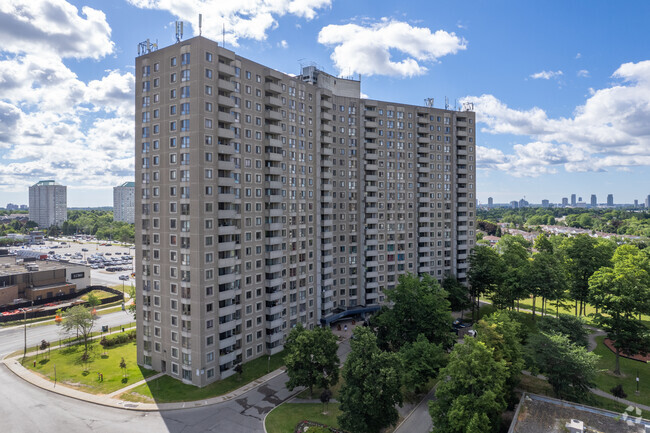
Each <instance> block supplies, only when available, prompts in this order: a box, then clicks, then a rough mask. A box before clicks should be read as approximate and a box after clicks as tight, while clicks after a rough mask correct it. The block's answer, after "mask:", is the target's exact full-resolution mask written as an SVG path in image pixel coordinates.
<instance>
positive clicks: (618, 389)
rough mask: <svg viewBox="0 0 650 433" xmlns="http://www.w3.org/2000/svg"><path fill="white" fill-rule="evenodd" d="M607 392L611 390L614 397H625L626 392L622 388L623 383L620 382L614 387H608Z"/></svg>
mask: <svg viewBox="0 0 650 433" xmlns="http://www.w3.org/2000/svg"><path fill="white" fill-rule="evenodd" d="M609 392H611V393H612V395H613V396H614V397H618V398H625V397H627V393H626V392H625V391H624V390H623V385H622V384H620V383H619V384H618V385H616V386H615V387H614V388H612V389H610V390H609Z"/></svg>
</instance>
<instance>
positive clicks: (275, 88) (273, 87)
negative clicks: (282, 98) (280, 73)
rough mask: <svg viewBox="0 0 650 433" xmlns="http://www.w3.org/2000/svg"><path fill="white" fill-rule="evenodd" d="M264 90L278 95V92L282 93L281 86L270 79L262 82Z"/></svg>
mask: <svg viewBox="0 0 650 433" xmlns="http://www.w3.org/2000/svg"><path fill="white" fill-rule="evenodd" d="M264 91H265V92H269V93H274V94H276V95H279V94H280V93H282V86H280V85H279V84H275V83H273V82H271V81H267V82H266V83H264Z"/></svg>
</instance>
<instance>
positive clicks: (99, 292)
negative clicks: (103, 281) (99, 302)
mask: <svg viewBox="0 0 650 433" xmlns="http://www.w3.org/2000/svg"><path fill="white" fill-rule="evenodd" d="M120 289H121V287H120ZM90 293H92V294H93V295H95V296H97V298H98V299H104V298H110V297H111V296H115V293H110V292H105V291H103V290H93V291H91V292H89V293H86V294H85V295H83V296H82V297H81V299H83V300H84V301H88V295H89V294H90Z"/></svg>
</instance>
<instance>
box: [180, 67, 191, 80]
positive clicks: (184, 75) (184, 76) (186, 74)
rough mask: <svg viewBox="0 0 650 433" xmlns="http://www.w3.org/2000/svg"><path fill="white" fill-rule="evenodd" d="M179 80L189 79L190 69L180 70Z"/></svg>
mask: <svg viewBox="0 0 650 433" xmlns="http://www.w3.org/2000/svg"><path fill="white" fill-rule="evenodd" d="M181 81H190V70H189V69H183V70H182V71H181Z"/></svg>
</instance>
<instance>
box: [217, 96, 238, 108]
mask: <svg viewBox="0 0 650 433" xmlns="http://www.w3.org/2000/svg"><path fill="white" fill-rule="evenodd" d="M217 104H219V105H220V106H222V107H230V108H233V107H234V106H235V101H233V100H232V98H231V97H230V96H223V95H218V96H217Z"/></svg>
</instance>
